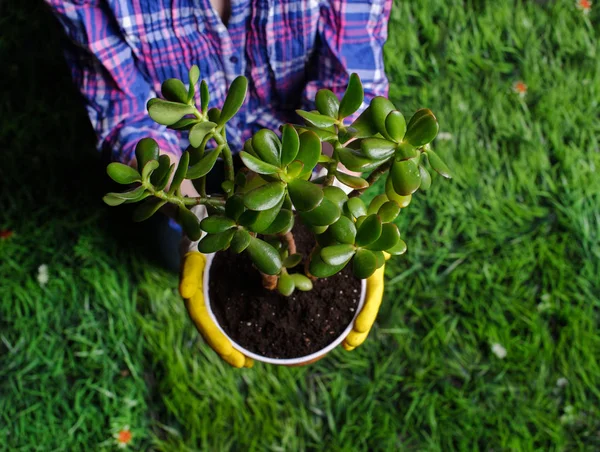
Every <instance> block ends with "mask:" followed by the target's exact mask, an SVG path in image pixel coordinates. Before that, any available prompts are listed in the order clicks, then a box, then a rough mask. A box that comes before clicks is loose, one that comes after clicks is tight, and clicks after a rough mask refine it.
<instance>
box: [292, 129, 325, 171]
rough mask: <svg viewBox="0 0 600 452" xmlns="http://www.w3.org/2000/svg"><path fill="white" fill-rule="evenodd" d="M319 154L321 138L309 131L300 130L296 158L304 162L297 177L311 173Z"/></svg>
mask: <svg viewBox="0 0 600 452" xmlns="http://www.w3.org/2000/svg"><path fill="white" fill-rule="evenodd" d="M320 155H321V140H320V139H319V137H318V136H317V134H315V133H314V132H311V131H306V132H302V133H301V134H300V149H299V150H298V155H296V160H300V161H301V162H302V163H304V169H303V170H302V172H301V173H300V175H299V176H298V177H302V176H305V175H308V174H311V173H312V171H313V169H314V167H315V166H317V163H318V161H319V156H320Z"/></svg>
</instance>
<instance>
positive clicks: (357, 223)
mask: <svg viewBox="0 0 600 452" xmlns="http://www.w3.org/2000/svg"><path fill="white" fill-rule="evenodd" d="M366 218H367V215H363V216H361V217H358V218H357V219H356V223H354V226H356V229H358V228H360V227H361V225H362V224H363V222H364V221H365V220H366Z"/></svg>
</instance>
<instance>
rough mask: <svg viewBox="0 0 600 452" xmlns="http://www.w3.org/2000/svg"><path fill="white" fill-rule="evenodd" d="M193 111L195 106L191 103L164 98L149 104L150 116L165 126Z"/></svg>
mask: <svg viewBox="0 0 600 452" xmlns="http://www.w3.org/2000/svg"><path fill="white" fill-rule="evenodd" d="M193 112H194V107H192V106H191V105H186V104H179V103H176V102H169V101H166V100H162V99H157V100H156V101H154V102H152V104H150V103H149V104H148V114H149V115H150V117H151V118H152V119H153V120H154V121H156V122H157V123H159V124H163V125H165V126H170V125H171V124H175V123H176V122H177V121H179V120H180V119H181V118H183V117H184V116H185V115H189V114H191V113H193Z"/></svg>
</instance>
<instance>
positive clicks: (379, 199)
mask: <svg viewBox="0 0 600 452" xmlns="http://www.w3.org/2000/svg"><path fill="white" fill-rule="evenodd" d="M387 201H388V198H387V196H386V195H377V196H375V197H374V198H373V200H372V201H371V202H370V204H369V208H368V209H367V215H373V214H374V213H377V212H378V211H379V208H380V207H381V206H383V205H384V204H385V203H386V202H387Z"/></svg>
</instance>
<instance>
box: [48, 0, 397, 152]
mask: <svg viewBox="0 0 600 452" xmlns="http://www.w3.org/2000/svg"><path fill="white" fill-rule="evenodd" d="M46 1H47V2H48V3H49V4H50V5H51V7H52V8H53V10H54V12H55V13H56V15H57V17H58V18H59V20H60V22H61V23H62V25H63V26H64V29H65V31H66V33H67V35H68V37H69V38H70V40H71V41H72V43H73V45H71V46H69V48H67V49H66V55H67V59H68V62H69V64H70V66H71V68H72V72H73V78H74V81H75V83H76V84H77V85H78V86H79V88H80V90H81V92H82V94H83V96H84V99H85V101H86V106H87V111H88V114H89V117H90V120H91V122H92V125H93V126H94V129H95V130H96V133H97V135H98V143H99V144H98V146H99V148H100V149H106V150H108V151H109V152H111V153H112V157H113V158H114V159H115V160H121V161H124V162H128V161H129V160H130V159H131V157H132V154H133V149H134V147H135V144H136V143H137V141H138V140H139V139H141V138H143V137H146V136H150V137H152V138H154V139H155V140H156V141H158V142H159V144H160V146H161V148H162V149H163V150H164V151H166V152H170V153H172V154H177V155H179V154H180V153H181V149H182V148H185V146H186V145H187V143H186V138H185V135H182V134H179V133H178V132H175V131H172V130H167V129H165V128H164V127H162V126H159V125H157V124H155V123H154V122H153V121H152V120H151V119H150V118H149V117H148V116H147V113H146V102H147V101H148V99H150V98H152V97H156V95H157V94H156V93H157V92H160V85H161V82H162V81H164V80H166V79H168V78H171V77H176V78H180V79H182V80H183V81H184V83H187V79H188V76H187V71H188V68H189V67H190V66H191V65H193V64H197V65H198V66H199V67H200V73H201V77H202V78H204V79H205V80H206V81H207V82H208V85H209V88H210V92H211V93H212V99H211V103H210V105H211V106H220V105H221V104H222V102H223V100H224V99H225V95H226V93H227V87H228V86H229V85H230V84H231V82H232V81H233V80H234V79H235V78H236V77H237V76H238V75H245V76H246V77H248V79H249V96H248V99H247V101H246V103H245V105H244V106H243V107H242V109H241V110H240V112H239V113H238V115H237V116H236V118H234V120H232V121H231V122H230V123H229V125H228V126H229V127H228V129H227V133H228V138H229V141H230V143H232V145H233V146H232V148H233V149H234V150H235V149H239V148H240V147H241V146H242V144H243V141H244V140H245V139H246V138H248V137H249V136H250V135H251V134H252V133H254V132H255V131H257V130H259V129H260V128H263V127H268V128H273V129H275V128H277V127H278V126H279V125H281V124H282V123H285V122H297V118H296V116H295V112H294V110H295V109H297V108H304V109H309V110H310V109H313V108H314V107H313V106H312V105H311V103H310V102H308V99H313V98H314V95H315V93H316V92H317V90H319V89H321V88H329V89H331V90H333V91H334V92H335V93H336V94H338V95H340V94H342V93H343V91H344V90H345V88H346V84H347V82H348V77H349V75H350V73H352V72H356V73H358V75H359V76H360V77H361V79H362V81H363V84H364V87H365V93H366V96H367V98H371V97H373V96H377V95H386V94H387V88H388V83H387V79H386V77H385V74H384V69H383V55H382V47H383V44H384V43H385V40H386V38H387V24H388V18H389V14H390V8H391V4H392V0H231V16H230V18H229V21H228V23H227V26H225V25H224V24H223V22H222V21H221V19H220V18H219V16H218V15H217V14H216V12H215V11H214V9H213V8H212V6H211V4H210V0H46Z"/></svg>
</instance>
